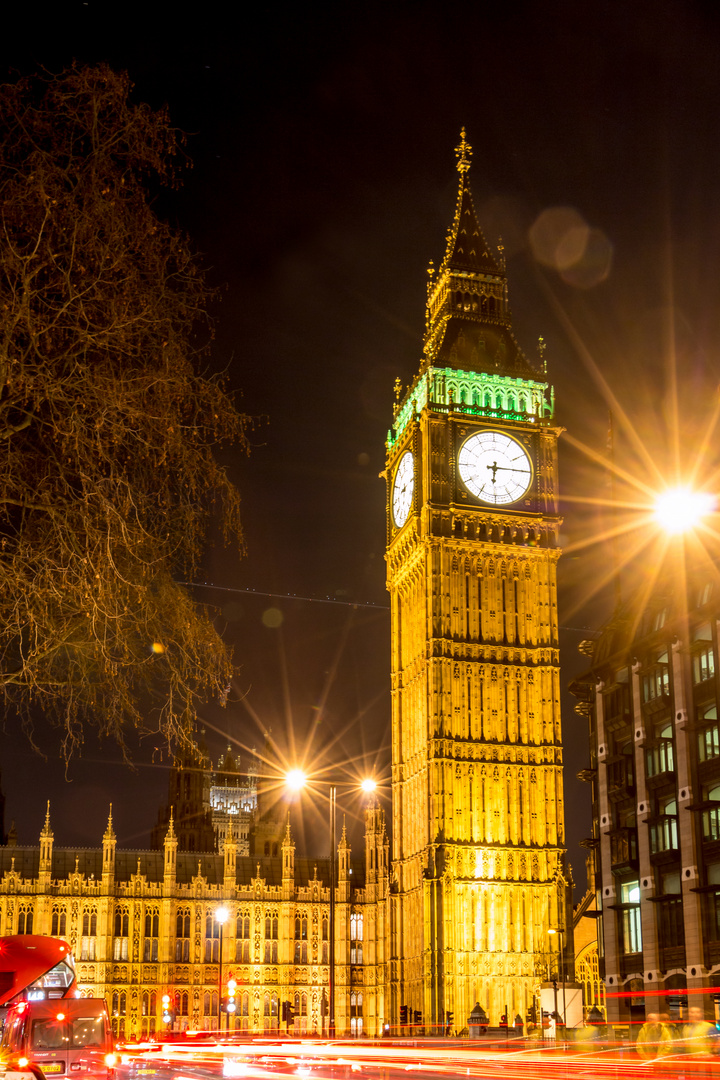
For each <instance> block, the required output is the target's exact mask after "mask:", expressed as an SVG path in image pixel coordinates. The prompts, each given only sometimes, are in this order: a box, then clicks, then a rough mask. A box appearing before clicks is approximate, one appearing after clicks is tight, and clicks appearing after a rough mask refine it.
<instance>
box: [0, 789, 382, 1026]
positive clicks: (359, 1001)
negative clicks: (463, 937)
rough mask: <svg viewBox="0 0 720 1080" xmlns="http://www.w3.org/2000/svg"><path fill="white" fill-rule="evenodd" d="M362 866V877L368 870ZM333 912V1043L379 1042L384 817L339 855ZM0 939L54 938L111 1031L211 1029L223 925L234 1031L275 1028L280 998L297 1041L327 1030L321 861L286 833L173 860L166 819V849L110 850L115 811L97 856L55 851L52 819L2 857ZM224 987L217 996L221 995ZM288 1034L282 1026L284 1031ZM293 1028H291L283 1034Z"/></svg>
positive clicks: (371, 814) (368, 815) (368, 816)
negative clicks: (262, 847)
mask: <svg viewBox="0 0 720 1080" xmlns="http://www.w3.org/2000/svg"><path fill="white" fill-rule="evenodd" d="M366 866H367V867H368V869H367V871H366V870H365V867H366ZM338 867H339V871H338V883H337V889H336V909H335V916H336V917H335V927H336V933H335V942H336V944H335V968H336V996H335V1010H336V1029H337V1033H338V1035H343V1034H361V1033H366V1034H368V1035H377V1034H380V1033H381V1027H382V1024H383V1022H384V1019H385V1015H386V1008H385V993H384V986H385V978H386V973H385V967H386V961H385V940H386V934H387V896H388V841H387V834H386V830H385V819H384V813H383V811H382V810H381V809H379V807H377V806H376V805H372V806H370V807H368V809H367V810H366V812H365V852H364V857H363V858H362V859H356V860H353V859H351V852H350V848H349V846H348V843H347V840H346V837H345V833H344V831H343V836H342V838H341V840H340V844H339V846H338ZM0 875H1V877H0V934H16V933H36V934H52V935H56V936H59V937H64V938H65V939H66V940H67V941H68V942H69V943H70V945H71V948H72V951H73V954H74V956H75V960H76V967H77V976H78V982H79V985H80V987H81V988H82V990H83V991H84V992H85V993H87V994H89V995H93V996H101V997H105V998H106V999H107V1003H108V1008H109V1009H110V1011H111V1015H112V1018H113V1026H114V1028H115V1031H116V1032H117V1033H118V1034H121V1035H125V1036H126V1037H129V1038H132V1037H135V1036H142V1035H151V1034H152V1033H153V1032H160V1031H163V1030H165V1029H166V1027H167V1025H165V1024H164V1023H163V1021H162V997H163V995H164V994H168V995H169V996H170V998H171V1001H172V1006H173V1010H174V1013H175V1016H174V1022H173V1026H174V1027H175V1029H177V1030H181V1029H183V1028H186V1027H193V1028H202V1029H206V1028H210V1029H212V1028H214V1029H217V1026H218V990H219V979H220V970H219V965H218V960H219V950H220V929H219V925H218V922H217V920H216V919H215V913H216V912H217V910H218V908H220V907H224V908H226V909H227V910H228V912H229V915H230V917H229V920H228V922H227V923H226V924H225V928H224V931H223V936H222V961H223V969H222V979H223V987H226V985H227V981H228V979H230V978H233V979H235V980H236V982H237V1005H238V1008H237V1013H236V1014H235V1016H234V1017H232V1018H228V1017H227V1015H226V1014H224V1015H223V1027H225V1025H226V1023H227V1021H228V1019H229V1024H230V1028H231V1029H237V1030H241V1031H248V1032H250V1033H255V1034H258V1033H263V1032H273V1031H278V1030H279V1027H280V1021H279V1018H280V1016H281V1015H282V1002H284V1001H290V1002H291V1003H292V1004H293V1005H294V1006H295V1015H296V1019H295V1023H294V1031H295V1032H296V1033H297V1034H304V1033H311V1032H318V1033H319V1032H323V1031H325V1032H326V1033H327V1028H328V1007H327V1006H328V1002H327V985H328V951H329V942H328V925H329V897H330V894H329V887H328V882H329V880H330V874H329V861H328V860H327V859H318V860H312V859H307V858H296V857H295V845H294V842H293V840H292V837H291V835H290V828H289V825H288V826H287V829H286V832H285V836H284V838H283V840H282V842H281V850H280V853H279V856H278V857H273V856H271V857H265V856H261V857H258V858H252V857H250V856H241V855H238V853H237V843H236V841H235V839H234V836H233V834H232V832H229V833H228V834H226V838H225V841H224V843H223V844H222V850H221V852H220V853H219V854H212V853H211V854H207V853H194V852H193V853H187V852H178V842H177V838H176V836H175V832H174V828H173V822H172V819H171V821H170V824H169V828H168V833H167V835H166V837H165V842H164V844H163V850H162V851H159V852H156V851H118V850H116V839H115V833H114V830H113V825H112V815H111V817H110V820H109V821H108V827H107V830H106V832H105V835H104V837H103V842H102V847H100V848H96V849H78V850H67V849H58V848H55V847H54V838H53V833H52V830H51V827H50V812H49V808H48V815H47V817H46V821H45V826H44V828H43V831H42V833H41V836H40V847H39V848H38V847H31V848H27V847H17V846H7V847H2V848H0ZM224 992H225V991H224V990H223V993H224ZM283 1029H284V1026H283ZM292 1030H293V1029H292V1028H291V1031H292Z"/></svg>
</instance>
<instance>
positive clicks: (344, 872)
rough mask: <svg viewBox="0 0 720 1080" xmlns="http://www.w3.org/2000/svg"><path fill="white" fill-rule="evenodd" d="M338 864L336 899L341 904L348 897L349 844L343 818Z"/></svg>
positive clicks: (346, 900)
mask: <svg viewBox="0 0 720 1080" xmlns="http://www.w3.org/2000/svg"><path fill="white" fill-rule="evenodd" d="M338 864H339V869H338V901H339V903H341V904H342V903H345V904H346V903H347V902H348V900H349V899H350V845H349V843H348V838H347V831H346V829H345V820H344V819H343V827H342V835H341V837H340V843H339V844H338Z"/></svg>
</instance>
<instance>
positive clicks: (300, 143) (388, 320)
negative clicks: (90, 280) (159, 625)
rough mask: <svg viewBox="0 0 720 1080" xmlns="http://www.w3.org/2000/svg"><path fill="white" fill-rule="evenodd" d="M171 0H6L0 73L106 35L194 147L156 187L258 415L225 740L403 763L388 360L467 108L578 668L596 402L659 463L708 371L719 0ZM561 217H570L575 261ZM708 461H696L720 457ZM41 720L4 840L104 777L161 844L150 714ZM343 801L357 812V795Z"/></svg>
mask: <svg viewBox="0 0 720 1080" xmlns="http://www.w3.org/2000/svg"><path fill="white" fill-rule="evenodd" d="M188 10H189V14H188V15H187V16H185V17H182V16H179V15H178V9H177V8H175V7H172V8H170V7H169V8H167V9H166V10H162V9H161V8H160V7H158V6H155V5H149V6H146V7H145V8H139V7H137V8H136V7H126V6H115V5H114V6H113V7H112V12H111V13H110V8H109V5H103V4H99V3H92V2H91V3H88V4H81V3H56V4H55V5H53V7H52V10H51V11H50V12H48V11H43V12H42V17H41V15H40V11H39V10H36V9H32V8H28V9H27V10H26V13H25V14H23V13H22V12H19V11H18V10H15V12H14V14H13V18H14V22H15V25H14V26H13V27H12V32H7V33H6V34H5V35H4V41H3V45H2V47H1V51H0V59H1V61H2V63H1V70H2V74H3V77H5V78H8V77H12V72H13V71H21V72H24V71H29V70H32V69H33V67H35V66H36V65H38V64H43V65H45V66H46V67H48V68H50V69H51V70H59V69H61V68H62V67H64V66H67V65H68V64H69V63H70V62H71V61H72V60H73V59H76V60H77V61H79V62H95V61H100V60H106V61H109V62H110V63H111V64H112V65H113V66H116V67H119V68H126V69H127V70H129V71H130V74H131V76H132V78H133V80H134V82H135V96H136V98H137V99H138V100H146V101H149V102H150V103H151V104H153V105H161V104H164V103H167V104H168V105H169V107H170V111H171V115H172V118H173V121H174V122H175V123H176V125H177V126H178V127H180V128H182V129H184V130H185V131H186V132H187V133H188V148H189V153H190V156H191V158H192V159H193V162H194V168H193V169H192V170H191V171H189V172H188V173H187V175H186V177H185V182H184V187H183V189H182V190H181V191H180V192H179V193H171V194H165V195H163V196H162V197H161V199H160V202H159V209H160V210H161V211H162V213H163V214H164V215H166V216H169V217H170V218H172V219H174V220H176V221H177V222H178V224H179V225H180V226H181V227H182V228H184V229H185V230H186V231H187V232H188V233H189V234H190V235H191V237H192V239H193V242H194V244H195V246H196V247H197V249H199V250H200V251H201V252H203V254H204V259H205V262H206V265H207V267H208V269H209V273H210V277H211V280H212V281H213V282H215V283H217V284H219V285H222V286H223V299H222V302H221V303H220V304H219V306H218V309H217V312H216V317H217V337H216V341H215V345H214V349H213V361H212V362H213V366H214V367H215V369H217V370H220V369H222V370H226V371H227V376H228V379H229V382H230V384H231V386H232V387H233V389H235V390H236V391H237V393H238V400H239V404H240V406H241V408H242V409H243V410H244V411H246V412H247V413H249V414H252V415H253V416H255V417H256V418H257V420H256V423H255V425H254V429H253V433H252V443H253V449H252V453H251V455H250V456H249V457H248V458H247V459H246V458H242V459H238V458H237V457H236V456H233V455H232V454H231V453H229V454H228V455H227V458H226V461H227V465H228V468H229V469H230V470H231V473H232V475H233V476H234V477H235V478H236V480H237V483H238V485H239V487H240V490H241V493H242V497H243V505H244V526H245V533H246V543H247V556H246V557H245V559H244V560H243V561H239V560H238V559H237V558H236V557H235V556H234V555H233V554H232V553H230V552H227V551H224V550H223V549H222V548H221V547H220V546H215V547H212V548H211V549H210V550H209V551H208V555H207V559H206V565H205V568H204V573H203V575H201V576H200V578H199V579H198V581H199V584H202V583H204V582H206V583H208V585H213V586H216V588H198V589H197V593H196V595H197V597H198V599H200V600H203V601H205V602H208V603H210V604H212V605H213V606H214V608H215V609H217V611H218V618H219V619H220V620H221V622H222V625H223V626H225V627H226V633H227V635H228V638H229V640H231V641H232V643H233V644H234V646H235V655H236V660H237V663H238V666H239V671H238V675H237V678H236V679H235V683H234V685H233V688H232V693H231V696H230V701H229V704H228V707H227V708H226V709H224V710H223V709H220V708H218V707H215V706H213V707H209V708H208V710H207V714H206V731H207V733H206V740H207V743H208V746H209V747H210V749H211V751H212V753H213V756H216V755H217V754H218V753H219V751H220V750H221V749H222V748H223V747H224V745H225V744H226V743H227V741H228V739H229V740H230V741H231V742H232V743H233V744H234V745H236V746H238V747H240V749H241V753H243V754H246V753H247V751H248V750H251V749H252V748H253V747H255V746H256V747H258V748H260V747H261V746H262V743H263V738H264V733H265V731H266V730H268V729H270V730H271V731H272V735H273V738H274V739H276V740H277V742H278V743H279V744H281V745H282V746H284V747H285V748H286V752H287V754H288V758H289V757H290V756H292V753H293V752H296V754H297V756H298V757H303V755H305V757H306V760H307V763H308V764H309V765H310V764H312V765H313V767H317V766H321V767H325V768H328V767H329V766H331V765H332V766H333V768H334V769H335V772H334V773H333V775H335V776H338V775H340V776H343V777H347V778H348V779H351V778H352V777H353V776H356V775H359V774H361V773H362V772H363V771H364V770H365V769H374V770H375V771H376V773H377V774H378V775H380V776H385V777H387V778H389V731H388V728H389V717H390V701H389V613H388V610H387V594H386V592H385V577H384V574H385V566H384V558H383V551H384V541H385V522H384V484H383V483H382V482H381V481H380V480H379V479H378V474H379V472H380V471H381V470H382V468H383V465H384V440H385V435H386V432H387V429H388V427H389V425H390V423H391V420H392V402H393V382H394V380H395V378H396V377H397V376H399V377H400V379H401V380H402V382H403V385H407V383H408V382H409V381H410V380H411V379H412V377H413V375H414V373H415V372H416V370H417V368H418V365H419V361H420V357H421V345H422V332H423V325H424V302H425V281H426V275H425V270H426V267H427V264H428V262H429V260H430V259H433V260H434V261H435V264H436V265H437V264H438V263H439V262H440V260H441V259H442V255H443V252H444V238H445V233H446V230H447V228H448V227H449V225H450V224H451V221H452V215H453V210H454V203H455V195H456V190H457V173H456V171H455V156H454V153H453V148H454V147H455V145H456V144H457V142H458V137H459V132H460V128H461V127H462V126H463V125H464V126H465V127H466V129H467V133H468V139H469V141H470V143H471V144H472V146H473V148H474V156H473V167H472V171H471V182H472V188H473V192H474V199H475V205H476V209H477V211H478V216H479V219H480V223H481V225H482V226H483V229H484V231H485V235H486V237H487V239H488V241H489V242H490V243H496V242H497V240H498V238H499V237H500V236H502V240H503V243H504V246H505V253H506V256H507V260H508V275H509V287H510V301H511V306H512V309H513V313H514V329H515V333H516V336H517V337H518V339H519V341H520V343H521V345H522V346H523V348H524V349H525V351H526V353H528V354H529V355H531V356H533V357H534V356H535V355H536V343H537V340H538V336H539V335H542V337H543V338H544V340H545V342H546V343H547V351H546V357H547V360H548V370H549V379H550V381H551V382H552V383H553V384H554V386H555V392H556V402H557V413H556V416H557V420H558V422H559V424H561V425H562V426H564V427H565V428H566V430H567V434H566V435H565V436H564V437H563V439H562V440H561V459H560V467H561V486H562V490H563V493H564V504H563V507H562V509H563V513H564V517H565V524H564V528H563V536H562V540H563V547H564V548H565V550H566V554H565V556H564V558H563V559H562V560H561V563H560V578H561V608H560V612H561V624H562V626H563V631H562V637H561V644H562V664H563V682H564V683H567V682H568V681H569V680H570V679H571V678H572V677H574V676H575V675H577V673H578V672H580V671H581V670H582V668H583V663H584V661H583V659H582V658H581V657H579V656H578V653H577V645H578V643H579V642H580V641H581V640H582V639H583V638H584V637H588V636H589V635H590V633H591V631H592V630H593V629H597V628H598V626H599V625H600V624H601V623H602V620H603V619H604V618H605V617H606V616H607V614H608V613H609V604H610V602H611V600H612V592H611V590H610V589H609V588H608V587H604V588H600V589H599V590H598V591H597V593H596V595H594V596H591V595H590V594H591V591H592V587H593V585H594V584H597V585H599V584H600V583H601V582H602V581H604V580H605V579H606V578H607V577H608V576H609V575H610V574H611V572H612V569H613V566H614V563H613V558H614V554H613V552H611V550H610V545H609V544H608V543H607V542H605V541H603V540H602V539H601V538H600V534H601V533H602V531H603V530H604V529H605V528H607V526H608V521H609V518H608V514H607V512H606V511H604V510H603V509H602V508H601V507H598V506H596V505H594V504H593V503H583V502H582V501H576V500H581V499H583V498H590V499H593V498H599V499H601V500H602V499H605V498H606V497H607V496H608V494H609V493H610V485H609V483H608V480H607V475H606V471H605V469H604V468H603V466H602V464H601V463H598V462H595V461H593V457H592V455H600V456H602V455H603V454H604V453H605V450H606V445H607V429H608V407H609V403H612V405H613V409H614V412H615V417H616V432H617V435H616V438H617V442H616V450H615V457H616V462H618V461H619V463H620V465H621V467H622V469H623V470H625V471H626V472H627V474H628V475H629V476H634V477H639V478H641V479H642V478H644V479H645V480H646V481H647V482H648V483H649V484H651V485H653V486H657V484H658V481H659V476H660V474H662V475H667V470H669V469H671V468H672V467H673V458H672V454H673V446H674V445H676V446H677V447H679V451H677V453H679V457H680V458H681V459H683V460H684V459H685V457H687V459H688V460H691V459H692V455H693V452H694V449H695V447H696V445H697V442H698V439H699V434H698V433H699V431H700V430H701V427H702V423H703V422H704V420H705V419H706V417H707V415H708V410H711V409H712V407H713V406H714V405H715V403H716V401H717V387H718V382H719V381H720V380H719V371H720V352H719V350H718V341H719V331H720V305H719V304H718V297H719V295H720V280H719V279H720V273H719V271H718V266H719V265H720V260H719V256H720V181H719V179H718V178H719V177H720V139H719V138H718V119H717V118H718V115H719V113H720V65H719V64H718V62H717V56H718V46H719V44H720V42H719V38H720V9H718V8H717V6H716V5H711V4H701V3H673V2H665V3H661V4H658V3H657V2H654V3H644V2H643V3H636V2H633V0H629V2H627V3H623V4H620V3H602V2H599V3H594V4H583V3H577V2H575V3H564V2H557V3H547V2H531V0H528V2H526V3H520V2H518V3H512V2H507V3H505V4H494V5H490V4H486V3H482V2H477V0H475V2H474V3H456V4H453V5H441V4H435V3H414V4H413V3H406V4H400V3H391V2H387V3H384V4H358V5H336V6H335V7H332V8H331V7H322V8H320V7H316V6H313V5H297V6H295V7H293V8H291V9H289V10H287V11H282V10H281V9H279V8H278V7H276V6H269V7H267V8H265V9H260V8H257V9H251V8H246V9H244V12H245V14H244V15H241V13H240V9H239V8H238V9H236V11H235V13H233V14H223V13H221V11H220V9H219V8H218V7H217V6H215V5H211V6H205V5H197V6H196V7H195V8H194V9H188ZM228 10H230V11H232V9H228ZM557 208H566V211H567V210H573V211H574V212H575V216H574V218H568V216H567V213H565V214H558V213H557V212H556V211H557ZM548 211H551V212H550V213H548ZM568 222H569V223H570V225H571V226H572V227H573V228H574V230H575V231H574V232H573V228H571V229H570V231H569V232H568V229H567V223H568ZM561 226H562V228H561V230H560V233H558V228H560V227H561ZM588 228H589V230H590V232H588ZM563 230H564V231H563ZM549 234H550V239H552V237H553V236H554V237H555V240H553V242H552V243H549V240H548V235H549ZM558 237H560V238H561V239H562V237H564V238H565V240H564V243H565V246H564V247H563V248H562V253H561V255H558V254H557V252H558V251H560V248H559V247H558V246H557V243H556V241H557V239H558ZM578 237H580V238H581V239H582V238H584V239H583V243H584V244H585V245H586V246H585V248H584V249H582V244H581V257H579V260H576V261H573V260H574V259H575V255H576V254H577V253H575V254H573V250H572V244H573V242H574V240H577V238H578ZM568 244H569V245H570V247H569V249H568V246H567V245H568ZM561 246H562V245H561ZM583 250H584V254H582V251H583ZM549 251H552V252H554V253H555V254H554V255H548V252H549ZM553 262H554V264H555V265H552V263H553ZM558 263H559V264H560V265H559V266H558ZM678 418H679V420H678ZM676 420H678V423H679V428H678V430H679V432H680V435H679V439H678V440H676V444H674V443H673V438H672V432H673V425H674V424H676ZM710 441H711V444H713V445H714V443H713V440H710ZM716 442H717V440H715V443H716ZM578 443H581V444H583V446H584V447H586V448H588V450H589V452H590V455H589V456H588V454H587V453H586V452H584V451H583V450H582V449H580V448H579V447H578V445H577V444H578ZM716 466H717V460H715V461H709V462H707V463H706V464H705V465H704V466H703V468H704V470H705V471H704V472H703V473H702V475H701V477H700V479H701V480H702V481H707V482H710V483H712V482H714V483H715V487H716V488H717V483H716V481H713V480H712V476H713V468H716ZM655 469H657V470H659V473H658V474H657V475H656V474H655V473H654V470H655ZM631 490H632V489H631V487H630V486H628V487H627V489H625V490H624V492H621V493H620V497H621V498H625V497H626V496H627V493H628V492H629V491H631ZM615 494H616V496H617V495H618V490H617V486H616V490H615ZM632 498H633V499H636V498H637V496H636V495H633V496H632ZM593 538H595V540H594V542H592V543H588V541H590V540H593ZM620 546H621V548H622V544H621V545H620ZM620 557H622V551H621V553H620ZM630 574H631V571H628V575H626V576H629V575H630ZM246 590H255V595H252V593H248V592H247V591H246ZM290 597H292V598H290ZM563 723H564V730H565V743H566V762H567V765H566V803H567V821H568V841H569V845H568V846H569V848H570V860H571V862H572V864H573V868H574V873H575V878H576V881H577V882H578V884H579V885H580V886H581V887H583V888H584V882H585V875H584V865H583V860H584V854H583V852H582V851H581V849H579V848H578V847H577V842H578V840H579V839H580V838H582V837H583V836H587V835H588V834H589V788H588V787H587V786H586V785H584V784H582V783H579V782H578V781H577V780H576V779H575V774H576V773H577V771H578V769H580V768H582V767H584V766H585V764H586V760H587V748H586V739H585V729H584V722H583V721H582V719H581V718H580V717H578V716H577V715H576V714H575V713H574V712H573V699H572V698H571V697H569V696H568V697H567V699H566V701H565V702H564V716H563ZM291 733H292V734H291ZM293 739H294V747H295V750H294V751H293V745H292V743H293ZM39 741H40V743H41V745H42V746H43V747H45V748H46V749H47V750H48V758H47V760H43V759H41V758H38V757H37V756H33V752H32V751H31V750H30V748H29V746H28V745H27V742H26V741H25V740H24V737H23V736H22V735H21V734H19V733H18V731H17V729H16V727H15V726H14V722H13V721H11V720H8V721H6V724H5V730H4V734H3V735H2V786H3V789H4V791H5V793H6V796H7V810H6V813H7V817H8V819H10V818H14V819H15V820H16V823H17V828H18V833H19V838H20V841H21V842H25V843H35V842H36V841H37V836H38V833H39V831H40V828H41V825H42V819H43V816H44V805H45V800H46V799H47V798H48V797H50V798H51V800H52V818H53V824H54V828H55V841H56V843H57V844H59V845H70V844H79V845H87V846H90V845H96V844H98V843H99V841H100V837H101V835H102V832H103V830H104V825H105V821H106V817H107V804H108V802H110V801H112V802H113V804H114V818H115V823H116V831H117V833H118V840H119V843H120V845H124V846H147V845H148V843H149V836H148V834H149V830H150V827H151V826H152V824H153V823H154V820H155V817H156V813H157V807H158V805H159V803H160V802H161V801H162V799H163V797H164V795H165V791H166V784H167V774H166V768H167V754H166V753H164V752H163V750H162V748H161V747H160V746H159V745H156V744H157V740H156V739H153V738H146V739H144V740H143V741H141V743H140V744H139V745H138V746H137V747H136V748H135V757H136V762H137V769H136V771H135V772H129V771H128V769H127V767H126V766H123V765H122V764H121V763H120V762H119V761H118V760H117V757H118V756H117V754H116V753H114V752H113V749H112V747H109V746H107V745H95V742H94V740H93V739H92V738H90V739H89V740H88V743H87V744H86V747H85V750H84V755H83V758H82V759H81V760H78V761H75V762H73V763H72V764H71V766H70V769H69V772H68V780H69V782H66V781H65V779H64V778H63V770H62V766H61V765H60V764H59V762H58V759H57V752H56V750H55V748H54V746H53V743H52V739H51V738H49V737H48V736H46V735H45V734H44V733H42V732H40V735H39ZM245 760H246V758H245ZM338 769H339V772H338V771H337V770H338ZM339 802H340V803H341V804H342V805H343V806H345V807H346V808H347V811H348V815H349V816H348V824H349V825H350V826H351V827H352V828H354V833H355V835H357V828H356V824H355V816H354V815H356V814H357V811H358V806H359V804H358V802H357V800H356V799H355V798H353V797H349V796H348V798H347V799H346V798H345V797H344V796H343V797H340V799H339ZM298 828H300V823H299V820H298ZM305 829H306V835H305V837H304V839H301V843H304V844H307V846H308V847H309V848H311V849H313V847H314V848H315V849H317V852H318V854H319V853H321V852H322V851H323V846H324V845H325V846H326V843H325V841H324V839H323V836H324V831H323V829H322V828H321V827H319V823H318V821H317V820H313V819H312V817H311V816H309V817H307V818H306V821H305Z"/></svg>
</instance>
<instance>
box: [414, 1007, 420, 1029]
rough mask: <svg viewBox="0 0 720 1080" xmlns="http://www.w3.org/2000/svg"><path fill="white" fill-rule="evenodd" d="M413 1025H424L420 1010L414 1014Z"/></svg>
mask: <svg viewBox="0 0 720 1080" xmlns="http://www.w3.org/2000/svg"><path fill="white" fill-rule="evenodd" d="M413 1023H414V1024H417V1025H420V1024H422V1013H421V1012H420V1010H419V1009H416V1010H415V1012H414V1013H413Z"/></svg>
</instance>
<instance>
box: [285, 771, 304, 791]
mask: <svg viewBox="0 0 720 1080" xmlns="http://www.w3.org/2000/svg"><path fill="white" fill-rule="evenodd" d="M285 781H286V783H287V786H288V787H289V788H290V789H291V791H300V790H301V789H302V788H304V787H305V784H306V783H307V776H306V775H305V773H304V772H303V771H302V769H290V771H289V772H288V773H286V774H285Z"/></svg>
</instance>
